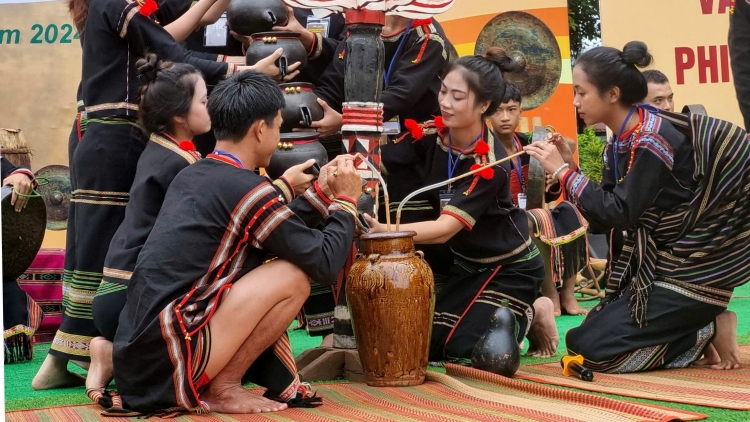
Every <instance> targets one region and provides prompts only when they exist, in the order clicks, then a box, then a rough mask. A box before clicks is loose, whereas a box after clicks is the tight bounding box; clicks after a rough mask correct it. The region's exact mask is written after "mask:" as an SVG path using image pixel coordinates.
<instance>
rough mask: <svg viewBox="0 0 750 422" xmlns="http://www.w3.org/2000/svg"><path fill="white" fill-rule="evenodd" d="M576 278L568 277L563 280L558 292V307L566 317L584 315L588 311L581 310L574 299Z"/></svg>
mask: <svg viewBox="0 0 750 422" xmlns="http://www.w3.org/2000/svg"><path fill="white" fill-rule="evenodd" d="M575 288H576V277H575V276H573V277H570V278H567V279H565V280H563V286H562V289H561V291H560V305H561V306H560V307H561V308H562V312H563V313H564V314H567V315H586V314H587V313H588V312H589V311H587V310H585V309H583V308H582V307H581V305H579V304H578V301H577V300H576V297H575Z"/></svg>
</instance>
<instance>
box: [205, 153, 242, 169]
mask: <svg viewBox="0 0 750 422" xmlns="http://www.w3.org/2000/svg"><path fill="white" fill-rule="evenodd" d="M213 153H214V154H216V155H223V156H224V157H229V158H231V159H232V160H234V161H236V162H237V165H238V166H240V168H241V169H244V168H245V166H243V165H242V161H240V159H239V158H237V157H235V156H234V155H232V154H230V153H228V152H224V151H220V150H218V149H215V150H214V152H213Z"/></svg>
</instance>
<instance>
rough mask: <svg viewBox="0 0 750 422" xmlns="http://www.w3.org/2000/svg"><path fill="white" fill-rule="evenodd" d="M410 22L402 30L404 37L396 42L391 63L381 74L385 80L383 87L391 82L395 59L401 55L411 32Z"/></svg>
mask: <svg viewBox="0 0 750 422" xmlns="http://www.w3.org/2000/svg"><path fill="white" fill-rule="evenodd" d="M412 22H414V21H412V20H410V21H409V24H408V25H406V29H405V30H404V35H403V36H402V37H401V41H399V42H398V47H396V53H395V54H394V55H393V57H391V63H390V64H389V65H388V69H386V70H385V73H384V74H383V76H384V78H385V86H388V84H389V83H390V82H391V75H392V74H393V64H394V63H396V59H398V56H400V55H401V49H402V48H403V47H404V44H406V39H407V38H409V31H411V24H412Z"/></svg>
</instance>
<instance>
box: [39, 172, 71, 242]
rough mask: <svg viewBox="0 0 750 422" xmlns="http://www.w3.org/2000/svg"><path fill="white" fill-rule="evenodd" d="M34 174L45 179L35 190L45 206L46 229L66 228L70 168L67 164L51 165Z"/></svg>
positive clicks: (69, 193)
mask: <svg viewBox="0 0 750 422" xmlns="http://www.w3.org/2000/svg"><path fill="white" fill-rule="evenodd" d="M35 176H36V177H37V179H45V180H46V183H40V184H39V187H38V188H37V192H39V194H40V195H42V199H43V200H44V204H45V205H46V206H47V229H49V230H65V229H67V228H68V208H69V207H70V195H71V192H70V191H71V187H70V169H69V168H68V167H67V166H61V165H56V164H55V165H51V166H47V167H42V168H41V169H39V170H38V171H37V172H36V174H35Z"/></svg>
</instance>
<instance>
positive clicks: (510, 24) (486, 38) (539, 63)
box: [474, 11, 562, 110]
mask: <svg viewBox="0 0 750 422" xmlns="http://www.w3.org/2000/svg"><path fill="white" fill-rule="evenodd" d="M493 46H496V47H500V48H502V49H504V50H505V52H506V53H507V54H508V55H509V56H510V57H512V58H513V59H514V60H515V61H516V62H517V63H518V64H519V65H520V69H519V70H518V71H516V72H513V73H508V74H507V75H505V76H506V78H507V79H508V80H510V81H512V82H513V83H515V84H516V85H517V86H518V88H519V89H520V90H521V95H522V98H523V109H524V110H532V109H535V108H537V107H539V106H541V105H542V104H544V103H545V102H546V101H547V100H548V99H549V98H550V97H551V96H552V94H553V93H554V92H555V90H556V89H557V85H558V83H559V82H560V75H561V74H562V56H561V54H560V46H559V45H558V44H557V39H556V38H555V35H554V34H553V33H552V31H551V30H550V29H549V27H548V26H547V25H546V24H545V23H544V22H542V21H541V20H540V19H539V18H537V17H536V16H534V15H531V14H529V13H526V12H516V11H513V12H505V13H501V14H499V15H497V16H495V17H494V18H492V19H491V20H490V21H489V22H488V23H487V25H485V26H484V28H482V31H481V32H480V33H479V37H478V38H477V43H476V46H475V48H474V54H478V55H482V54H484V52H485V51H486V50H487V49H488V48H490V47H493Z"/></svg>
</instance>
